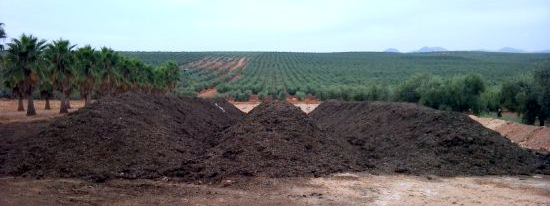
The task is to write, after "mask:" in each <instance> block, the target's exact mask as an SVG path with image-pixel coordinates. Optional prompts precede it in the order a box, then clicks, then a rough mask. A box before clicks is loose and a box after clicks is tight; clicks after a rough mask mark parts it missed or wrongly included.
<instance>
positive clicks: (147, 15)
mask: <svg viewBox="0 0 550 206" xmlns="http://www.w3.org/2000/svg"><path fill="white" fill-rule="evenodd" d="M0 22H3V23H5V27H4V28H5V30H6V32H7V34H8V36H9V38H13V37H17V36H19V35H21V34H22V33H27V34H33V35H35V36H37V37H39V38H43V39H47V40H54V39H59V38H64V39H69V40H71V42H72V43H75V44H78V45H79V46H83V45H85V44H91V45H92V46H95V47H100V46H108V47H112V48H113V49H115V50H132V51H133V50H138V51H309V52H332V51H334V52H338V51H382V50H385V49H387V48H397V49H399V50H401V51H411V50H416V49H419V48H420V47H423V46H440V47H444V48H447V49H449V50H476V49H490V50H497V49H500V48H502V47H514V48H518V49H524V50H528V51H538V50H547V49H550V0H540V1H534V0H515V1H512V0H483V1H480V0H445V1H442V0H418V1H417V0H406V1H405V0H402V1H390V0H381V1H370V0H357V1H355V0H334V1H332V0H271V1H260V0H227V1H224V0H218V1H216V0H210V1H207V0H155V1H136V0H121V1H116V0H55V1H54V0H2V1H1V2H0ZM7 41H9V40H6V42H7Z"/></svg>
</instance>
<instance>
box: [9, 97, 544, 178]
mask: <svg viewBox="0 0 550 206" xmlns="http://www.w3.org/2000/svg"><path fill="white" fill-rule="evenodd" d="M8 127H12V128H28V129H29V130H19V129H11V130H7V129H6V130H5V131H6V132H7V133H4V134H0V136H1V140H0V163H1V164H0V176H30V177H76V178H82V179H89V180H93V181H98V182H101V181H105V180H108V179H112V178H158V177H163V176H169V177H177V178H182V179H184V180H189V181H199V180H200V181H218V180H222V179H224V178H228V177H234V176H262V177H295V176H321V175H326V174H331V173H335V172H344V171H367V172H371V173H377V174H388V173H389V174H394V173H408V174H417V175H424V174H426V175H442V176H457V175H489V174H503V175H514V174H533V173H544V174H550V157H549V156H548V155H543V154H541V153H537V152H535V151H531V150H527V149H522V148H520V147H519V146H518V145H516V144H514V143H512V142H510V141H509V140H507V139H506V138H504V137H501V136H500V135H499V134H497V133H496V132H493V131H490V130H488V129H486V128H484V127H482V126H481V125H480V124H478V123H476V122H474V121H473V120H471V119H469V118H468V117H467V116H465V115H463V114H459V113H452V112H444V111H437V110H433V109H429V108H426V107H421V106H417V105H415V104H408V103H379V102H373V103H370V102H369V103H367V102H338V101H329V102H325V103H323V104H321V105H320V106H319V107H318V108H317V109H316V110H315V111H314V112H313V113H312V114H310V115H309V116H308V115H306V114H305V113H304V112H302V111H301V110H300V109H299V108H297V107H294V106H293V105H291V104H290V103H287V102H280V101H270V102H264V103H262V104H261V105H260V106H258V107H257V108H255V109H253V110H252V111H251V112H250V113H249V114H248V115H245V114H243V113H242V112H240V111H239V110H238V109H236V108H235V107H233V106H232V105H231V104H229V103H227V102H225V101H223V100H204V99H198V98H183V97H177V96H173V95H145V94H135V93H126V94H122V95H118V96H116V97H107V98H104V99H101V100H99V101H98V102H96V103H94V104H92V105H91V106H89V107H86V108H84V109H82V110H79V111H76V112H74V113H71V114H69V115H67V116H64V117H61V118H57V119H54V120H53V121H50V122H40V123H34V124H29V125H24V124H21V125H15V124H14V125H8ZM2 128H6V127H5V125H4V126H2V125H0V130H2ZM4 135H5V136H4Z"/></svg>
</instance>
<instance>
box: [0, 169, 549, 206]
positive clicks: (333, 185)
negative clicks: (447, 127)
mask: <svg viewBox="0 0 550 206" xmlns="http://www.w3.org/2000/svg"><path fill="white" fill-rule="evenodd" d="M0 196H1V197H2V198H0V205H6V206H9V205H404V204H406V205H548V204H550V177H549V176H533V177H529V176H522V177H517V176H516V177H509V176H490V177H456V178H440V177H432V176H428V177H421V176H404V175H396V176H393V175H385V176H376V175H369V174H364V173H343V174H335V175H332V176H330V177H321V178H246V179H243V178H241V179H227V180H224V181H223V182H221V183H219V184H211V185H210V184H188V183H183V182H179V181H177V180H170V179H167V178H165V179H163V180H162V179H161V180H121V179H116V180H112V181H108V182H106V183H100V184H97V183H91V182H86V181H82V180H77V179H41V180H35V179H25V178H17V179H16V178H3V179H0Z"/></svg>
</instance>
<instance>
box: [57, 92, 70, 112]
mask: <svg viewBox="0 0 550 206" xmlns="http://www.w3.org/2000/svg"><path fill="white" fill-rule="evenodd" d="M65 99H67V97H66V96H65V94H63V95H61V105H60V106H59V113H61V114H63V113H69V110H68V109H67V105H66V103H67V101H66V100H65Z"/></svg>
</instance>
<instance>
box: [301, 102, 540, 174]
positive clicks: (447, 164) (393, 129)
mask: <svg viewBox="0 0 550 206" xmlns="http://www.w3.org/2000/svg"><path fill="white" fill-rule="evenodd" d="M310 117H312V118H313V119H314V120H315V122H316V123H317V124H318V125H319V126H320V127H321V128H326V129H329V130H330V132H331V133H332V134H333V135H334V136H337V137H339V138H342V139H346V140H347V141H348V142H349V143H350V144H352V145H355V147H357V148H359V149H360V150H362V154H361V156H360V158H361V159H362V161H366V162H369V163H370V164H373V165H375V168H372V169H371V171H373V172H375V173H393V172H397V173H410V174H433V175H442V176H457V175H492V174H500V175H516V174H533V173H544V174H549V173H550V156H548V154H541V153H537V152H535V151H530V150H527V149H523V148H521V147H519V146H518V145H516V144H514V143H512V142H510V141H509V140H508V139H506V138H504V137H502V136H500V135H499V134H498V133H496V132H494V131H491V130H489V129H486V128H484V127H483V126H481V125H480V124H478V123H477V122H475V121H473V120H471V119H470V118H468V117H467V116H466V115H464V114H461V113H455V112H446V111H438V110H434V109H431V108H427V107H423V106H418V105H416V104H412V103H382V102H338V101H328V102H325V103H323V104H321V105H320V106H319V107H318V108H317V109H315V110H314V111H313V113H310Z"/></svg>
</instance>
